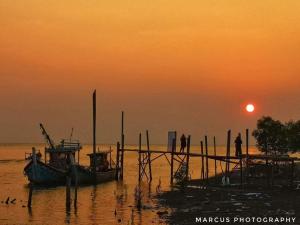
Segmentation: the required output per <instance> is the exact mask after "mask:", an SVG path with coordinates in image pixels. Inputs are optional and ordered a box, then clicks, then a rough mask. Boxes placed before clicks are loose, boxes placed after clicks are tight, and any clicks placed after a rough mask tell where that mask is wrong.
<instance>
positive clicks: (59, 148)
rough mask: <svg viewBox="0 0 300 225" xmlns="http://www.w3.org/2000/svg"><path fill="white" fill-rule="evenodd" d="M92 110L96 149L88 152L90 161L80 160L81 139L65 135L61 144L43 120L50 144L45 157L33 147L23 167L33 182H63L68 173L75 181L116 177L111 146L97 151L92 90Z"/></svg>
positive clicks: (46, 183) (97, 180)
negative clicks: (56, 142) (87, 164)
mask: <svg viewBox="0 0 300 225" xmlns="http://www.w3.org/2000/svg"><path fill="white" fill-rule="evenodd" d="M93 111H94V113H93V115H94V116H93V152H92V153H90V154H87V155H88V156H89V158H90V165H89V166H83V165H80V164H79V155H80V154H79V153H80V150H81V149H82V145H81V144H80V142H79V141H72V140H71V138H70V140H66V139H62V140H61V142H60V143H59V144H58V145H55V143H54V141H53V140H52V139H51V138H50V136H49V134H48V133H47V131H46V129H45V128H44V126H43V124H40V129H41V131H42V134H43V136H44V138H45V140H46V143H47V147H45V152H44V161H42V157H41V155H40V152H38V153H39V154H37V150H36V149H35V148H32V153H31V154H30V155H29V156H28V157H27V160H28V161H29V162H28V163H27V165H26V166H25V168H24V174H25V175H26V176H27V178H28V180H29V181H30V182H31V183H33V184H39V185H62V184H65V183H66V179H67V177H71V179H72V182H73V183H74V184H76V185H77V184H78V185H81V184H97V183H102V182H107V181H111V180H114V179H115V174H116V169H115V168H114V167H113V162H112V160H111V152H112V151H111V149H110V150H108V151H99V150H98V151H96V135H95V134H96V113H95V112H96V92H94V94H93ZM72 133H73V132H72ZM71 136H72V135H71ZM76 155H77V157H76ZM108 156H109V159H108Z"/></svg>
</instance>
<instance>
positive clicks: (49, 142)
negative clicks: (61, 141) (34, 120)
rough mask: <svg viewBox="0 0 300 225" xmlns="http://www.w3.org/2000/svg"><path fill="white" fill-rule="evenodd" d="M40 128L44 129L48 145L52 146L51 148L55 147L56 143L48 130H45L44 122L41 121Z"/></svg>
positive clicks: (43, 132)
mask: <svg viewBox="0 0 300 225" xmlns="http://www.w3.org/2000/svg"><path fill="white" fill-rule="evenodd" d="M40 128H41V130H42V135H43V136H44V138H45V140H46V142H47V143H48V145H49V146H50V148H51V149H55V145H54V142H53V141H52V140H51V138H50V136H49V134H48V133H47V131H46V130H45V128H44V126H43V124H41V123H40Z"/></svg>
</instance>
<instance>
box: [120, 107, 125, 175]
mask: <svg viewBox="0 0 300 225" xmlns="http://www.w3.org/2000/svg"><path fill="white" fill-rule="evenodd" d="M124 142H125V136H124V112H123V111H122V121H121V152H122V154H121V173H120V179H121V180H123V174H124Z"/></svg>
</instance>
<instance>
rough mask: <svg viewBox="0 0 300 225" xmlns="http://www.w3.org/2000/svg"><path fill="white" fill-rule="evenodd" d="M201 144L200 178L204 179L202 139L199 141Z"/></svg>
mask: <svg viewBox="0 0 300 225" xmlns="http://www.w3.org/2000/svg"><path fill="white" fill-rule="evenodd" d="M200 146H201V161H202V163H201V179H202V180H204V155H203V154H204V153H203V141H201V142H200Z"/></svg>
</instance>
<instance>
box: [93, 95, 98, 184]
mask: <svg viewBox="0 0 300 225" xmlns="http://www.w3.org/2000/svg"><path fill="white" fill-rule="evenodd" d="M96 110H97V105H96V90H95V91H94V93H93V168H92V170H93V174H94V179H95V182H96V157H95V156H96Z"/></svg>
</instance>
